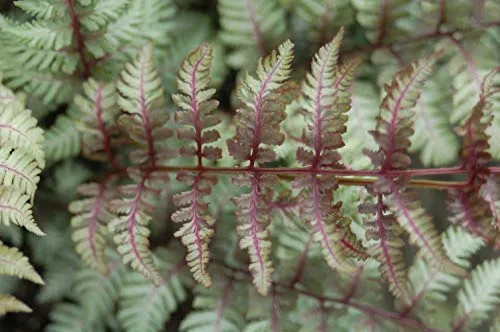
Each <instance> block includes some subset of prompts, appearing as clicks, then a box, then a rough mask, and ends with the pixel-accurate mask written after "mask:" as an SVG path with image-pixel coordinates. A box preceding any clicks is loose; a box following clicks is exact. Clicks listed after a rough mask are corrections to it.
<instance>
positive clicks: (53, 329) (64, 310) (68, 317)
mask: <svg viewBox="0 0 500 332" xmlns="http://www.w3.org/2000/svg"><path fill="white" fill-rule="evenodd" d="M49 317H50V320H51V323H49V324H48V325H47V326H46V328H45V331H46V332H105V331H106V327H105V325H104V324H103V322H102V321H97V322H91V321H89V320H87V319H86V317H85V312H84V311H83V308H82V307H80V306H79V305H77V304H73V303H69V302H63V303H60V304H58V305H57V306H56V307H55V308H54V309H53V310H52V312H51V313H50V316H49Z"/></svg>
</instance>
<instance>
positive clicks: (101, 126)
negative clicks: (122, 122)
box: [75, 79, 119, 163]
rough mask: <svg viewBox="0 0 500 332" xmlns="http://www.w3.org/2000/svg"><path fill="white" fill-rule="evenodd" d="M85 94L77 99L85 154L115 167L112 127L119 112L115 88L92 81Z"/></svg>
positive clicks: (89, 82) (84, 85)
mask: <svg viewBox="0 0 500 332" xmlns="http://www.w3.org/2000/svg"><path fill="white" fill-rule="evenodd" d="M83 92H84V95H77V96H75V104H76V106H77V107H78V108H79V110H80V113H79V114H78V122H77V124H76V125H77V127H78V129H79V130H80V132H81V133H82V149H83V153H84V154H85V156H86V157H87V158H90V159H95V160H100V161H109V162H111V163H113V162H114V159H113V151H112V146H111V132H110V126H111V125H112V124H113V123H114V122H115V121H116V116H117V114H118V112H119V110H118V107H117V105H116V97H117V94H116V88H115V85H114V84H113V83H111V84H105V83H102V82H97V81H95V80H94V79H89V80H88V81H87V82H85V83H84V84H83Z"/></svg>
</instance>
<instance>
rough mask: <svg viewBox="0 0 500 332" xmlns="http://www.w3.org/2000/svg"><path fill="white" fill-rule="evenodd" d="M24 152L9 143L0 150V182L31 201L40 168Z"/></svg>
mask: <svg viewBox="0 0 500 332" xmlns="http://www.w3.org/2000/svg"><path fill="white" fill-rule="evenodd" d="M38 166H39V165H38V163H37V162H36V161H34V160H33V159H32V158H31V157H30V156H29V155H28V154H27V153H26V152H25V151H23V150H19V149H14V147H13V146H12V145H11V144H10V143H6V144H3V146H2V147H1V148H0V182H1V184H2V185H4V186H13V187H15V188H16V189H17V190H18V191H19V192H21V193H26V194H27V195H28V196H29V197H30V200H31V201H33V199H34V196H35V191H36V188H37V184H38V182H39V181H40V177H39V174H40V168H38Z"/></svg>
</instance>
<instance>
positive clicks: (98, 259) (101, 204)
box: [69, 181, 114, 274]
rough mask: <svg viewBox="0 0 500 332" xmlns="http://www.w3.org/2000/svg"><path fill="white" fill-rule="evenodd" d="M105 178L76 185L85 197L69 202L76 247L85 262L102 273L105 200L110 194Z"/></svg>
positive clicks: (104, 267)
mask: <svg viewBox="0 0 500 332" xmlns="http://www.w3.org/2000/svg"><path fill="white" fill-rule="evenodd" d="M109 182H111V181H104V182H103V183H88V184H84V185H80V186H79V187H78V191H79V193H80V194H82V195H85V196H87V198H84V199H81V200H78V201H74V202H72V203H71V204H70V205H69V210H70V212H72V213H74V214H76V215H75V216H74V217H73V218H72V219H71V225H72V227H73V228H75V230H74V232H73V234H72V238H73V241H75V243H76V251H77V252H78V253H79V254H80V255H81V256H82V259H83V260H84V261H85V263H86V264H87V265H88V266H89V267H91V268H94V269H96V270H98V271H100V272H101V273H103V274H106V273H107V271H108V266H107V262H106V258H105V255H104V251H105V249H106V238H107V235H108V233H107V229H106V222H107V221H109V220H111V219H112V214H111V212H110V211H109V207H108V206H107V202H109V201H110V199H111V198H112V197H113V196H114V193H113V192H112V191H111V192H110V190H109Z"/></svg>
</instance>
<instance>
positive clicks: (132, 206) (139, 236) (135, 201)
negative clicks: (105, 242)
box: [108, 173, 163, 284]
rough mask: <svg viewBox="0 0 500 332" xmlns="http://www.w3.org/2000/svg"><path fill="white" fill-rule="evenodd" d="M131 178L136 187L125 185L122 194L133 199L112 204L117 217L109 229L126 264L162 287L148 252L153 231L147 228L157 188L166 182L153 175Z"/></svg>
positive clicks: (109, 225) (137, 175) (112, 209)
mask: <svg viewBox="0 0 500 332" xmlns="http://www.w3.org/2000/svg"><path fill="white" fill-rule="evenodd" d="M130 176H131V177H132V178H133V179H134V180H135V183H134V184H131V185H124V186H122V187H121V189H119V190H120V191H121V192H122V193H124V194H128V195H131V197H130V198H128V199H116V200H114V201H112V202H111V207H110V208H111V211H112V212H114V213H116V214H117V215H118V216H117V217H116V218H115V219H113V220H111V222H110V223H109V224H108V229H109V231H110V233H111V234H113V241H114V242H115V244H116V245H117V249H118V252H119V253H120V255H121V256H122V258H123V262H124V263H125V264H130V265H131V266H132V268H133V269H134V270H136V271H138V272H140V273H142V274H143V275H144V276H145V277H147V278H149V279H151V280H152V281H153V282H154V283H156V284H159V283H160V282H161V280H160V279H161V278H160V275H159V274H158V271H157V270H156V268H155V266H154V262H153V256H152V254H151V251H150V250H149V240H148V236H149V234H150V231H149V229H148V228H147V225H148V224H149V222H150V220H151V217H150V216H149V215H148V212H149V213H150V212H151V210H152V207H153V206H154V203H152V202H151V200H152V199H153V200H154V199H155V198H156V196H157V195H156V192H157V191H158V186H159V185H160V184H161V183H162V182H163V178H162V177H161V176H160V177H157V176H156V177H155V174H154V173H146V174H144V175H141V174H133V173H131V174H130Z"/></svg>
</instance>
